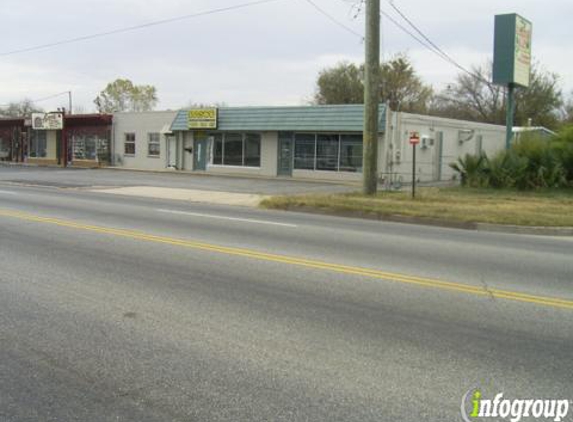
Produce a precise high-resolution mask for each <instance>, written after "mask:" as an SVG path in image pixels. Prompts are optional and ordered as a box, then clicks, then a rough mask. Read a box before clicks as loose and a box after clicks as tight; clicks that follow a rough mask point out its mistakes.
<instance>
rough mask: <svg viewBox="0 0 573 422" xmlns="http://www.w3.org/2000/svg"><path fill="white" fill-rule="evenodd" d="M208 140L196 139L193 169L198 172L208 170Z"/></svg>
mask: <svg viewBox="0 0 573 422" xmlns="http://www.w3.org/2000/svg"><path fill="white" fill-rule="evenodd" d="M208 144H209V141H208V140H207V138H200V139H195V153H194V154H193V168H194V169H195V170H198V171H205V170H207V146H208Z"/></svg>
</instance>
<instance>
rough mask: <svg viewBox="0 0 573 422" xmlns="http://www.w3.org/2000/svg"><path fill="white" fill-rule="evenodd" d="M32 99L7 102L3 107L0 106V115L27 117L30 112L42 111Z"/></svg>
mask: <svg viewBox="0 0 573 422" xmlns="http://www.w3.org/2000/svg"><path fill="white" fill-rule="evenodd" d="M42 111H43V110H42V109H41V108H40V107H37V106H36V105H35V104H34V102H33V101H32V100H28V99H25V100H22V101H20V102H13V103H10V104H8V105H7V106H6V107H5V108H0V117H29V116H30V115H31V114H32V113H37V112H42Z"/></svg>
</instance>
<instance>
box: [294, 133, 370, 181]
mask: <svg viewBox="0 0 573 422" xmlns="http://www.w3.org/2000/svg"><path fill="white" fill-rule="evenodd" d="M299 135H300V136H301V137H302V136H307V137H308V136H312V137H313V138H314V157H313V167H312V168H308V167H307V168H303V167H300V166H299V167H297V136H299ZM320 136H322V137H324V138H326V137H332V138H336V139H337V142H338V144H337V153H336V157H337V158H336V168H331V169H327V168H320V169H319V168H318V160H319V155H318V150H319V145H318V143H319V137H320ZM345 136H359V134H358V133H354V132H338V133H332V132H314V133H313V132H295V133H294V136H293V140H294V152H293V155H292V157H293V158H292V160H293V162H292V168H293V170H301V171H320V172H329V173H361V172H362V171H363V168H364V160H363V159H362V162H361V166H357V167H356V168H354V169H348V167H347V166H341V165H340V159H341V158H342V155H343V154H342V144H343V141H342V140H343V137H345ZM301 141H302V139H301ZM307 142H308V140H307ZM309 144H310V143H309ZM332 156H333V157H334V155H332ZM321 157H322V156H321ZM324 157H326V155H325V156H324ZM324 157H323V158H322V159H324ZM298 159H299V160H302V157H298Z"/></svg>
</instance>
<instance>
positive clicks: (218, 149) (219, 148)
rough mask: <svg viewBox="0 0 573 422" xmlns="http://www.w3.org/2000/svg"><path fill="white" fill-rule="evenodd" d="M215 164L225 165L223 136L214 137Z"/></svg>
mask: <svg viewBox="0 0 573 422" xmlns="http://www.w3.org/2000/svg"><path fill="white" fill-rule="evenodd" d="M213 142H214V144H213V164H217V165H221V164H223V135H221V134H220V133H217V134H216V135H213Z"/></svg>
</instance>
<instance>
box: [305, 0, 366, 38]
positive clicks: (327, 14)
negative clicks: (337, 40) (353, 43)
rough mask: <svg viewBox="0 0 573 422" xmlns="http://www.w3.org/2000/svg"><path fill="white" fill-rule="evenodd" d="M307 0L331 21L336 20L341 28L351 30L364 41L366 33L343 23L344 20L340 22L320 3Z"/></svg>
mask: <svg viewBox="0 0 573 422" xmlns="http://www.w3.org/2000/svg"><path fill="white" fill-rule="evenodd" d="M305 1H306V2H307V3H308V4H310V5H311V6H312V7H314V8H315V9H316V10H318V11H319V12H320V13H321V14H323V15H324V16H326V17H327V18H328V19H329V20H330V21H332V22H334V23H335V24H336V25H338V26H340V27H341V28H343V29H344V30H346V31H348V32H350V33H351V34H353V35H356V36H357V37H359V38H360V39H361V40H362V41H364V35H362V34H360V33H359V32H357V31H355V30H354V29H352V28H350V27H349V26H347V25H345V24H343V23H342V22H340V21H339V20H337V19H336V18H335V17H333V16H332V15H330V14H329V13H328V12H327V11H326V10H324V9H322V8H321V7H320V6H319V5H317V4H316V3H315V2H314V1H313V0H305Z"/></svg>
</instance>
